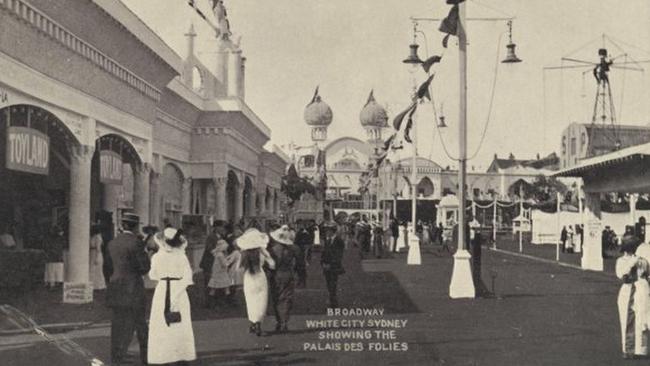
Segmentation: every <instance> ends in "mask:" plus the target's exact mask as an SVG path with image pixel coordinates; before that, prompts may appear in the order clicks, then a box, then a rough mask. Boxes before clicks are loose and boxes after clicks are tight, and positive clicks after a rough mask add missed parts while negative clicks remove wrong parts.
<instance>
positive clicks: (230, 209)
mask: <svg viewBox="0 0 650 366" xmlns="http://www.w3.org/2000/svg"><path fill="white" fill-rule="evenodd" d="M239 185H240V183H239V179H238V178H237V174H235V172H233V171H232V170H229V171H228V179H227V181H226V197H227V199H226V201H227V202H226V206H227V211H226V212H227V216H228V220H230V221H235V216H236V214H237V190H238V189H239Z"/></svg>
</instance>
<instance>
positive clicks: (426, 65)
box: [422, 55, 442, 74]
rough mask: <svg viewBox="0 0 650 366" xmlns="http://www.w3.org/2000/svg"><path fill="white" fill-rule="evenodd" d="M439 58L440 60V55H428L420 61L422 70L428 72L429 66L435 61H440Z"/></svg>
mask: <svg viewBox="0 0 650 366" xmlns="http://www.w3.org/2000/svg"><path fill="white" fill-rule="evenodd" d="M440 60H442V57H440V56H437V55H434V56H431V57H429V58H428V59H427V60H426V61H424V62H423V63H422V68H423V69H424V72H426V73H427V74H428V73H429V70H430V69H431V66H433V64H435V63H438V62H440Z"/></svg>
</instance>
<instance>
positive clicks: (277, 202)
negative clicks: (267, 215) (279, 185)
mask: <svg viewBox="0 0 650 366" xmlns="http://www.w3.org/2000/svg"><path fill="white" fill-rule="evenodd" d="M279 207H280V200H279V199H278V191H277V190H275V189H274V190H273V215H274V216H275V215H277V214H278V210H279Z"/></svg>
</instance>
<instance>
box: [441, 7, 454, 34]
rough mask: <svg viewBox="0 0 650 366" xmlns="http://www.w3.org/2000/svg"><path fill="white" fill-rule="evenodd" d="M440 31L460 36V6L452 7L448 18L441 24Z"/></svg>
mask: <svg viewBox="0 0 650 366" xmlns="http://www.w3.org/2000/svg"><path fill="white" fill-rule="evenodd" d="M438 30H439V31H441V32H442V33H447V34H451V35H454V36H456V35H458V4H455V5H454V6H452V7H451V9H450V10H449V14H448V15H447V17H446V18H445V19H443V20H442V22H440V27H439V28H438Z"/></svg>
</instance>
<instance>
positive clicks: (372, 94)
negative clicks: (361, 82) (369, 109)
mask: <svg viewBox="0 0 650 366" xmlns="http://www.w3.org/2000/svg"><path fill="white" fill-rule="evenodd" d="M374 101H375V91H374V90H370V95H368V101H367V102H366V105H368V104H370V103H372V102H374ZM364 107H365V106H364Z"/></svg>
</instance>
